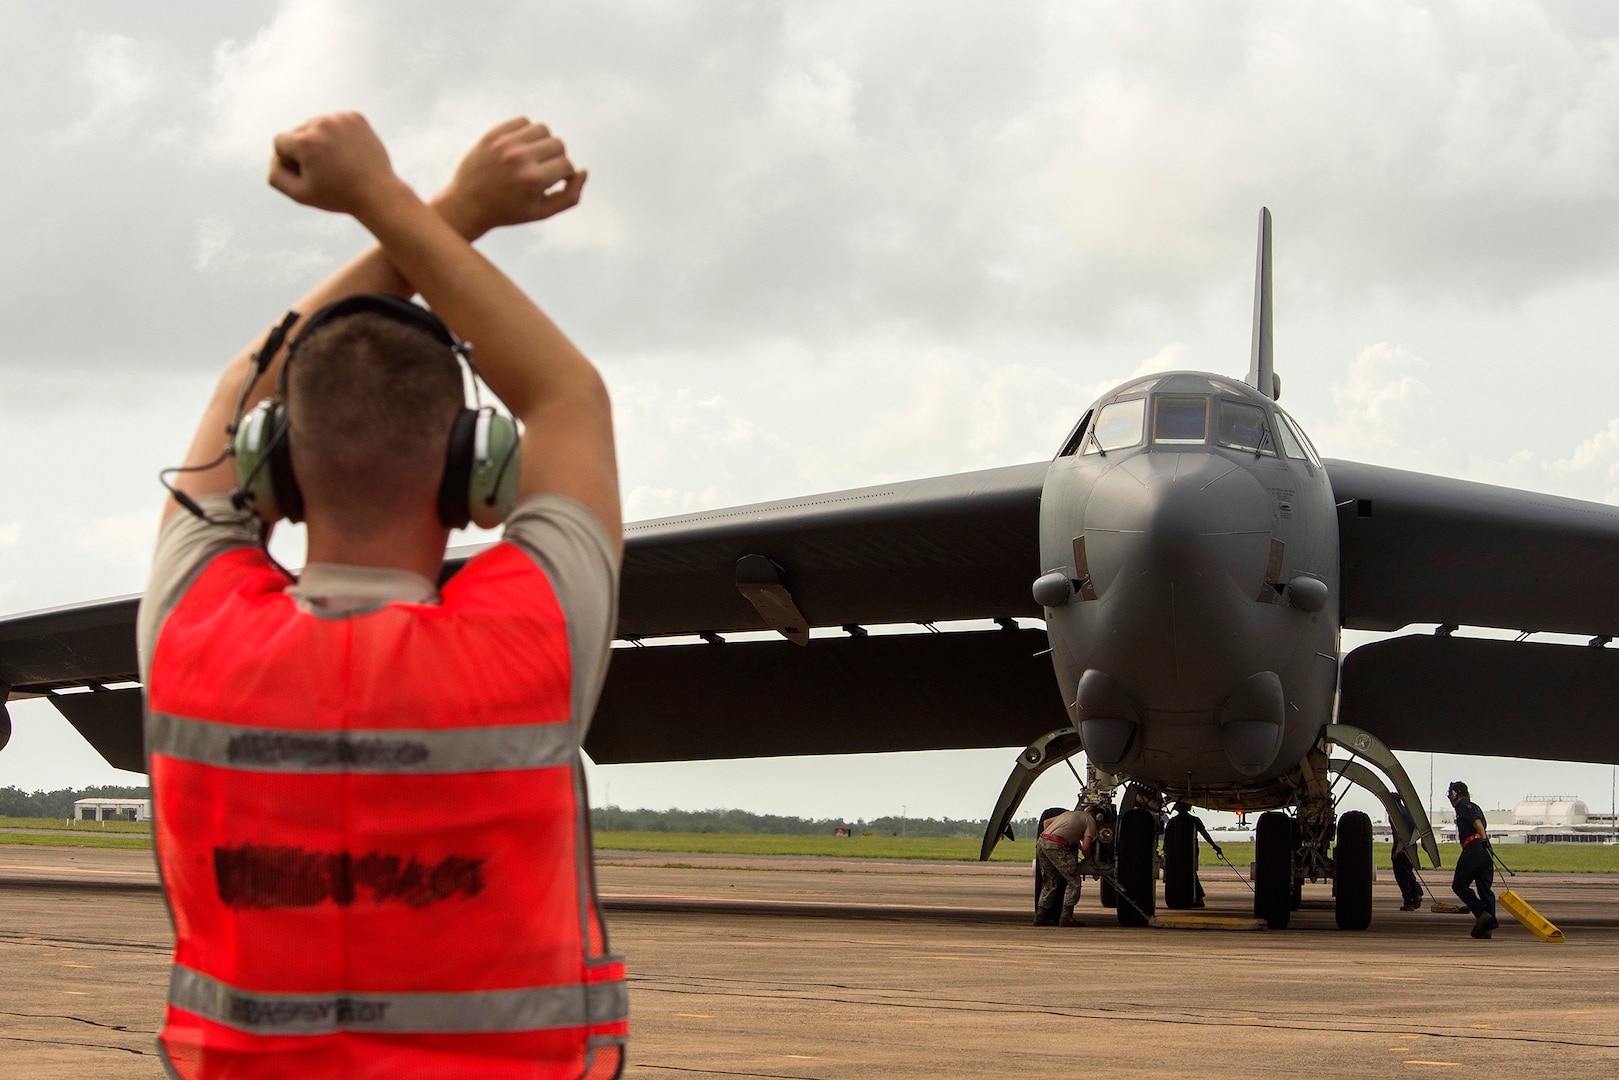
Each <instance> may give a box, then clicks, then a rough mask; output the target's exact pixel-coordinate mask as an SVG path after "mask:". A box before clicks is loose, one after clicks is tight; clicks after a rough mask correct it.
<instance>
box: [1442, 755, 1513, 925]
mask: <svg viewBox="0 0 1619 1080" xmlns="http://www.w3.org/2000/svg"><path fill="white" fill-rule="evenodd" d="M1445 797H1446V798H1448V799H1449V800H1450V805H1451V806H1453V807H1455V808H1456V838H1457V839H1458V840H1460V841H1461V843H1462V853H1461V854H1460V855H1459V856H1457V858H1456V876H1455V877H1454V878H1452V879H1451V882H1450V887H1451V888H1452V889H1454V890H1455V892H1456V895H1457V896H1459V897H1461V898H1462V903H1464V904H1466V905H1467V910H1468V911H1471V912H1472V913H1473V930H1472V934H1473V936H1474V937H1476V938H1487V937H1489V936H1490V932H1491V931H1492V930H1494V929H1496V927H1498V926H1500V925H1501V924H1500V923H1499V922H1497V921H1496V918H1495V893H1494V892H1493V891H1492V890H1493V889H1494V887H1495V862H1494V857H1493V856H1492V855H1491V854H1490V834H1489V832H1488V831H1487V830H1486V828H1485V824H1484V811H1482V810H1480V809H1479V808H1478V803H1476V802H1474V801H1473V799H1472V796H1471V795H1469V794H1468V791H1467V785H1466V784H1464V783H1462V782H1461V781H1460V780H1456V781H1454V782H1452V783H1451V785H1450V787H1449V788H1448V789H1447V790H1446V791H1445ZM1475 889H1477V892H1476V894H1475V892H1474V890H1475Z"/></svg>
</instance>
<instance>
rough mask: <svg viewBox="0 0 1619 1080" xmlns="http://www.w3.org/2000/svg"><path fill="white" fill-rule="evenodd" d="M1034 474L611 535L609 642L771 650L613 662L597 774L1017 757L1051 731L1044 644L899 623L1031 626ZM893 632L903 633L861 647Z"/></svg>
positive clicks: (594, 749) (1036, 559)
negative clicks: (744, 763) (670, 640)
mask: <svg viewBox="0 0 1619 1080" xmlns="http://www.w3.org/2000/svg"><path fill="white" fill-rule="evenodd" d="M1046 467H1047V466H1046V464H1045V463H1043V462H1040V463H1036V464H1032V465H1019V466H1013V467H1010V468H1003V469H990V470H986V471H983V472H973V473H964V474H960V475H956V476H945V477H938V478H935V479H929V480H912V481H906V482H903V483H896V484H885V485H879V486H876V487H869V488H861V489H858V490H853V491H842V492H834V493H831V494H826V495H815V496H810V497H807V498H802V499H792V500H787V501H784V502H775V503H764V504H760V505H757V506H744V507H738V508H735V509H729V510H719V511H714V512H711V513H701V514H691V515H687V516H685V517H678V518H667V519H663V520H660V521H649V522H644V523H640V524H635V525H631V526H629V527H628V528H626V529H625V552H624V573H623V577H622V581H621V585H620V597H619V628H618V632H619V636H620V637H622V638H626V639H631V640H644V639H648V638H655V637H663V636H673V635H695V634H709V635H715V636H716V640H717V635H718V634H720V633H721V632H732V631H749V630H769V629H777V630H781V631H783V633H784V634H786V635H787V637H788V638H789V639H790V640H783V639H775V640H766V641H724V642H723V643H722V644H706V643H705V644H696V645H654V646H649V647H647V648H620V649H616V650H614V653H613V661H612V665H611V667H610V669H609V672H608V677H607V685H606V688H605V690H604V691H603V695H602V700H601V705H600V706H599V707H598V708H597V710H596V718H595V721H594V723H593V725H592V728H591V732H590V737H589V739H588V740H587V742H586V744H585V748H586V750H587V751H588V752H589V753H590V755H591V757H592V758H593V759H594V760H596V761H598V762H602V763H608V762H620V761H672V760H685V759H695V758H720V757H758V756H776V755H792V754H834V753H859V752H869V751H878V750H922V749H943V748H959V747H985V746H1008V745H1019V746H1021V745H1024V744H1026V743H1027V742H1028V741H1029V740H1030V739H1032V738H1034V737H1035V736H1038V735H1040V734H1042V733H1043V732H1046V731H1050V730H1052V729H1053V728H1057V727H1061V726H1063V724H1065V723H1067V720H1066V709H1065V708H1064V706H1063V701H1062V698H1061V695H1060V694H1059V693H1058V691H1057V687H1056V681H1055V679H1054V678H1053V677H1052V673H1051V664H1050V661H1049V660H1047V659H1046V658H1045V657H1044V656H1043V655H1038V654H1042V653H1044V652H1045V651H1046V649H1047V645H1046V641H1045V631H1044V630H1040V629H1016V630H989V631H982V632H970V633H945V634H934V633H927V632H925V629H924V628H923V627H921V626H916V625H915V624H931V623H934V622H944V621H947V620H957V619H989V618H1003V619H1011V618H1015V617H1020V616H1021V617H1029V618H1040V617H1041V616H1042V615H1043V612H1042V611H1041V609H1040V607H1039V606H1038V605H1037V604H1035V602H1034V599H1033V597H1032V596H1031V595H1030V593H1029V587H1030V585H1031V583H1032V582H1033V581H1034V579H1035V578H1036V577H1038V576H1039V575H1040V569H1041V568H1040V555H1039V551H1040V543H1039V517H1040V490H1041V487H1042V485H1043V483H1044V480H1045V473H1046ZM795 615H796V616H798V617H799V618H798V620H797V622H796V624H795V625H792V626H788V625H784V624H786V623H793V622H794V616H795ZM895 623H909V624H912V625H913V628H914V629H915V630H917V631H919V632H916V633H909V634H872V635H869V636H862V631H863V628H864V627H867V626H874V625H881V624H895ZM845 626H848V627H854V628H856V629H855V630H854V631H853V632H852V633H851V634H850V635H848V636H845V635H834V636H830V637H811V636H808V635H807V634H802V633H799V632H798V631H799V630H800V629H807V628H809V627H845ZM795 642H805V643H804V644H797V643H795Z"/></svg>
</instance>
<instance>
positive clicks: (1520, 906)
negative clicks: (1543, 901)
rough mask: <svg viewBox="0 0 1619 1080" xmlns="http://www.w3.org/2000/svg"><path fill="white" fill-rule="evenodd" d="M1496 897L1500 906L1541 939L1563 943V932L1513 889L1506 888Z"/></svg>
mask: <svg viewBox="0 0 1619 1080" xmlns="http://www.w3.org/2000/svg"><path fill="white" fill-rule="evenodd" d="M1495 899H1496V902H1497V903H1498V904H1500V906H1502V907H1504V908H1506V909H1507V910H1508V911H1510V912H1512V917H1513V918H1514V919H1517V920H1518V921H1519V922H1521V923H1523V924H1524V925H1525V926H1527V927H1528V928H1529V932H1530V933H1531V934H1534V935H1535V936H1536V937H1537V938H1539V939H1540V940H1542V941H1549V942H1551V943H1552V944H1554V945H1561V944H1562V943H1563V932H1562V931H1561V930H1559V929H1557V927H1555V926H1553V925H1552V924H1551V923H1549V922H1547V921H1546V917H1545V916H1544V915H1542V914H1541V913H1540V912H1538V911H1536V910H1535V909H1534V908H1532V907H1530V906H1529V902H1528V901H1527V900H1525V899H1524V898H1523V897H1521V896H1519V895H1518V894H1517V893H1515V892H1513V891H1512V890H1511V889H1508V890H1506V891H1505V892H1503V893H1502V894H1501V895H1500V896H1497V897H1496V898H1495Z"/></svg>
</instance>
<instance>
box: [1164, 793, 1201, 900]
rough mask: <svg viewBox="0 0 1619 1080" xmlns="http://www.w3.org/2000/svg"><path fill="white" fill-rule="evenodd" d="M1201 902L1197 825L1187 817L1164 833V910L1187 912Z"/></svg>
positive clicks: (1173, 821) (1175, 821)
mask: <svg viewBox="0 0 1619 1080" xmlns="http://www.w3.org/2000/svg"><path fill="white" fill-rule="evenodd" d="M1196 899H1197V824H1196V823H1195V822H1194V821H1193V820H1192V819H1191V817H1189V816H1187V815H1184V814H1182V815H1178V816H1176V817H1172V818H1170V819H1169V825H1168V826H1167V827H1166V828H1165V829H1164V906H1165V907H1166V908H1169V909H1170V910H1171V911H1185V910H1186V909H1187V908H1189V907H1191V906H1192V901H1194V900H1196Z"/></svg>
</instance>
